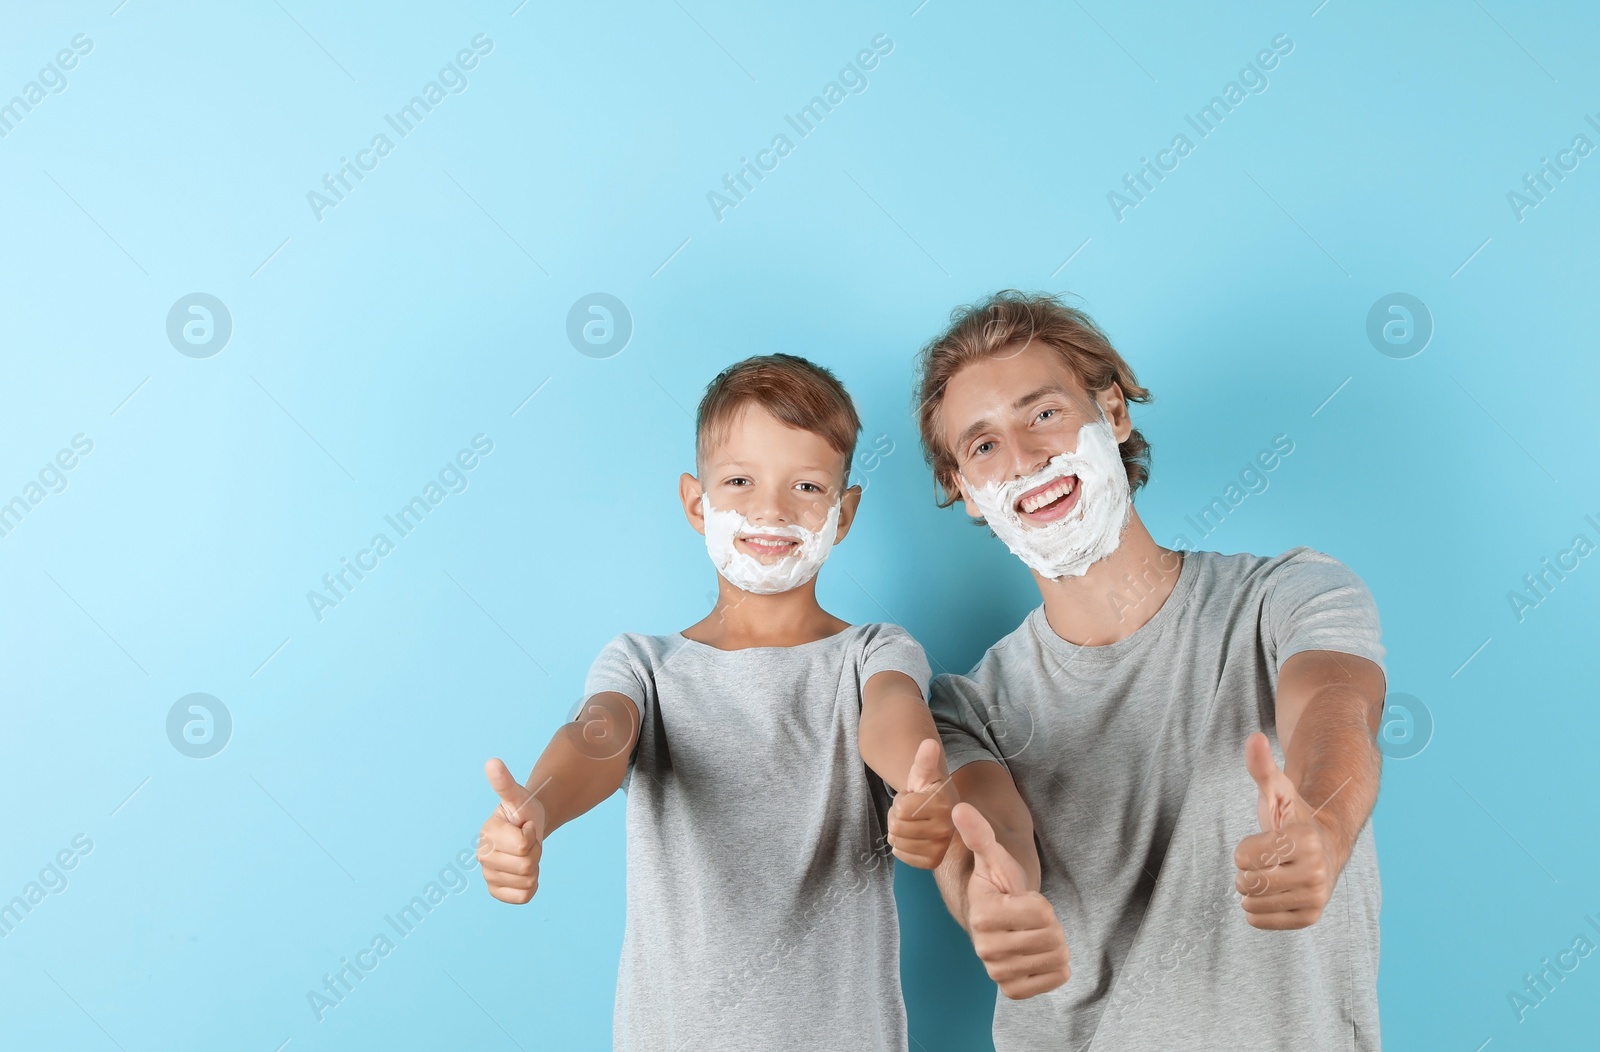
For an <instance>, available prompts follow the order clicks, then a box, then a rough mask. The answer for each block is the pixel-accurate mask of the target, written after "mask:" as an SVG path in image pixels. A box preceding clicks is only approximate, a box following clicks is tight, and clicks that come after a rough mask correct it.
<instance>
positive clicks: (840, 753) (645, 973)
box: [584, 624, 930, 1052]
mask: <svg viewBox="0 0 1600 1052" xmlns="http://www.w3.org/2000/svg"><path fill="white" fill-rule="evenodd" d="M882 671H895V672H903V673H905V674H906V675H907V676H910V677H911V678H912V679H913V680H914V681H916V683H917V687H918V689H919V690H921V691H922V693H923V695H924V696H926V694H927V688H928V679H929V674H930V673H929V668H928V662H927V658H926V657H925V656H924V654H923V652H922V648H921V647H920V646H918V645H917V642H916V641H915V640H914V639H912V638H911V636H910V635H909V634H908V633H907V632H906V631H905V630H904V629H901V628H900V627H898V626H896V625H889V624H867V625H852V626H851V627H849V628H847V629H845V630H844V631H843V632H840V633H838V634H836V635H832V636H828V637H826V638H824V639H818V640H814V641H812V642H810V643H802V644H800V645H799V646H792V647H753V648H749V649H745V650H719V649H717V648H715V647H712V646H708V645H707V644H705V643H700V642H696V641H693V640H690V639H687V638H685V637H684V636H683V635H681V634H673V635H668V636H650V635H638V634H633V633H626V634H623V635H620V636H617V637H616V638H615V639H613V640H612V641H611V642H610V643H609V644H607V646H606V648H605V650H604V651H602V652H601V654H600V656H599V657H598V658H597V659H595V662H594V665H593V667H592V668H591V669H590V671H589V676H588V680H587V682H586V683H585V685H584V696H585V697H590V696H592V695H594V694H596V693H598V692H600V691H615V692H617V693H619V694H625V695H627V696H628V697H630V698H632V699H633V702H634V704H635V705H637V706H638V707H639V716H640V729H639V740H638V743H637V745H636V747H635V751H634V753H633V755H632V757H631V758H630V763H629V767H628V773H627V776H626V781H625V782H624V783H623V787H624V788H625V789H626V790H627V795H628V799H627V837H628V845H627V859H628V863H627V865H628V876H627V892H628V904H627V921H626V925H625V928H624V934H623V945H622V960H621V966H620V968H619V970H618V980H617V997H616V1006H615V1015H614V1021H613V1042H614V1047H615V1048H616V1049H617V1050H619V1052H622V1050H627V1052H658V1050H659V1052H687V1050H694V1052H701V1050H711V1049H728V1050H739V1052H744V1050H748V1049H753V1048H760V1049H787V1050H795V1052H802V1050H804V1052H809V1050H816V1052H824V1050H826V1052H836V1050H838V1049H846V1048H848V1049H852V1050H854V1049H862V1050H868V1049H871V1050H879V1049H882V1050H887V1052H905V1049H906V1047H907V1037H906V1033H907V1031H906V1016H905V1002H904V1000H903V999H902V997H901V992H900V941H899V921H898V918H897V916H896V914H895V906H894V867H893V856H892V855H891V854H889V849H888V848H887V846H886V845H885V839H884V838H885V834H886V833H887V814H888V807H889V790H888V789H887V788H886V787H885V785H884V784H883V782H882V781H881V780H880V779H879V778H878V777H877V776H876V775H875V774H873V772H872V770H871V769H870V768H869V767H867V765H866V763H865V762H864V761H863V760H862V759H861V752H860V746H859V744H858V741H859V739H858V730H859V725H860V719H861V699H862V690H863V688H864V687H865V685H866V682H867V680H868V679H870V678H871V677H872V676H873V675H874V674H876V673H878V672H882Z"/></svg>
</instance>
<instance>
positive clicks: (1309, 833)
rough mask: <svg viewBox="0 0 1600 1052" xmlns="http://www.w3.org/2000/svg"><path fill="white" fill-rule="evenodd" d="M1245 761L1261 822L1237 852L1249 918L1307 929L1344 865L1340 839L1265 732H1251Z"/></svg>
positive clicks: (1269, 925)
mask: <svg viewBox="0 0 1600 1052" xmlns="http://www.w3.org/2000/svg"><path fill="white" fill-rule="evenodd" d="M1244 760H1245V766H1246V767H1248V768H1249V769H1250V777H1252V778H1254V779H1255V781H1256V789H1257V794H1258V795H1257V798H1256V810H1257V815H1258V817H1259V818H1260V820H1261V832H1260V833H1257V834H1256V835H1255V836H1248V837H1245V838H1244V839H1243V840H1241V841H1240V842H1239V847H1238V848H1237V849H1236V850H1235V851H1234V853H1233V861H1234V864H1235V865H1236V866H1238V867H1239V872H1238V875H1237V876H1236V877H1235V878H1234V887H1236V888H1238V889H1239V894H1241V895H1242V896H1244V898H1243V901H1242V902H1241V903H1240V904H1241V905H1242V906H1243V907H1244V914H1245V920H1247V921H1249V922H1250V925H1251V926H1252V927H1256V928H1265V929H1270V930H1277V931H1287V930H1292V929H1296V928H1309V927H1310V926H1311V925H1313V924H1315V923H1316V922H1317V918H1318V917H1321V916H1322V909H1323V907H1324V906H1326V905H1327V904H1328V898H1329V896H1331V895H1332V894H1333V883H1334V880H1335V879H1336V878H1337V877H1338V875H1339V870H1340V869H1342V868H1343V866H1344V859H1343V858H1341V857H1339V848H1338V846H1337V844H1338V840H1337V838H1336V837H1335V836H1334V834H1333V832H1332V830H1330V829H1329V828H1328V827H1327V826H1326V825H1324V824H1323V823H1322V822H1321V821H1319V820H1318V819H1317V817H1316V814H1315V813H1313V811H1312V809H1311V808H1310V807H1308V806H1307V805H1306V802H1305V800H1304V799H1303V798H1301V796H1300V793H1299V792H1298V791H1297V790H1296V789H1295V787H1294V783H1293V782H1291V781H1290V780H1289V776H1288V775H1286V774H1284V773H1283V772H1282V771H1281V770H1279V769H1278V764H1277V761H1275V760H1274V759H1273V758H1272V746H1271V745H1269V744H1268V743H1267V736H1266V735H1265V734H1261V733H1260V732H1257V733H1255V734H1252V735H1250V737H1249V739H1248V740H1247V741H1246V742H1245V743H1244Z"/></svg>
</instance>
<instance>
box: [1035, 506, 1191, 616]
mask: <svg viewBox="0 0 1600 1052" xmlns="http://www.w3.org/2000/svg"><path fill="white" fill-rule="evenodd" d="M1182 568H1183V553H1182V552H1177V551H1173V550H1172V549H1170V548H1163V547H1161V546H1160V545H1159V544H1157V543H1156V542H1155V540H1154V538H1152V537H1151V536H1150V531H1149V530H1147V529H1145V525H1144V522H1143V521H1141V520H1140V518H1139V513H1138V512H1137V511H1134V510H1132V509H1129V512H1128V525H1127V528H1126V529H1125V530H1124V531H1123V534H1122V543H1121V544H1119V545H1118V546H1117V549H1116V551H1114V552H1112V553H1111V554H1110V555H1108V556H1106V557H1105V558H1104V559H1101V560H1100V561H1099V562H1097V563H1095V564H1094V565H1093V566H1090V567H1089V569H1088V570H1087V571H1085V572H1084V574H1083V576H1081V577H1063V578H1060V579H1059V580H1051V579H1049V578H1047V577H1041V576H1039V574H1038V573H1034V575H1033V579H1034V581H1035V582H1036V583H1037V584H1038V585H1039V594H1040V596H1042V597H1043V599H1044V616H1045V620H1046V621H1048V622H1049V623H1050V627H1051V629H1052V630H1054V632H1055V634H1056V635H1058V636H1060V637H1061V638H1062V639H1065V640H1066V641H1067V642H1069V643H1076V644H1077V645H1078V646H1086V647H1098V646H1105V645H1106V644H1108V643H1115V642H1117V641H1118V640H1120V639H1126V638H1127V637H1129V636H1131V635H1133V633H1135V632H1137V631H1138V630H1139V629H1140V628H1142V627H1144V626H1145V625H1146V624H1148V623H1149V621H1150V619H1151V618H1152V617H1154V616H1156V611H1158V610H1160V609H1161V606H1162V604H1163V603H1165V602H1166V601H1167V597H1168V596H1170V595H1171V594H1172V590H1173V588H1174V587H1176V585H1177V583H1178V575H1179V573H1180V572H1181V570H1182Z"/></svg>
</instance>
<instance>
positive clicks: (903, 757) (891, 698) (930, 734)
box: [858, 670, 948, 793]
mask: <svg viewBox="0 0 1600 1052" xmlns="http://www.w3.org/2000/svg"><path fill="white" fill-rule="evenodd" d="M929 738H932V739H933V740H935V741H938V739H939V732H938V730H937V729H935V727H934V725H933V713H931V712H929V711H928V702H927V699H926V698H924V697H923V696H922V691H921V690H920V689H919V688H918V687H917V681H916V680H914V679H912V678H911V677H910V676H908V675H906V674H905V673H904V672H892V671H887V670H886V671H883V672H876V673H873V675H872V677H871V678H870V679H868V680H867V685H866V686H865V687H864V688H862V691H861V728H860V731H859V733H858V739H859V741H860V746H861V759H862V760H864V761H866V764H867V766H868V767H870V768H872V771H873V773H874V774H876V775H877V776H878V777H879V778H882V779H883V780H884V781H885V782H887V783H888V784H889V785H890V786H891V787H893V789H894V791H895V792H896V793H903V792H906V790H907V786H908V785H909V775H910V773H911V766H912V764H913V763H914V762H915V761H916V758H917V748H918V747H919V746H920V745H921V744H922V743H923V742H924V741H926V740H927V739H929ZM947 773H948V772H946V771H945V769H944V750H943V749H942V748H941V749H940V751H939V761H938V771H937V778H938V780H939V781H943V780H944V778H945V777H946V775H947Z"/></svg>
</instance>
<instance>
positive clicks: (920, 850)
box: [889, 738, 956, 869]
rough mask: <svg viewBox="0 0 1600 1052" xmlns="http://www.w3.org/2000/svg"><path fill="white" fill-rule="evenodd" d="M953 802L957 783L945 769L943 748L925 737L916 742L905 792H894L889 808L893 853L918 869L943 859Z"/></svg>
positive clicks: (950, 834)
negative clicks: (946, 774) (917, 743)
mask: <svg viewBox="0 0 1600 1052" xmlns="http://www.w3.org/2000/svg"><path fill="white" fill-rule="evenodd" d="M955 803H956V787H955V786H954V785H952V784H950V779H949V778H948V777H946V776H945V773H944V748H943V747H942V746H941V745H940V744H939V741H938V739H936V738H926V739H924V740H923V742H922V744H921V745H919V746H917V755H916V759H914V760H913V761H912V762H911V774H910V775H909V776H907V778H906V789H905V792H903V793H899V794H897V795H896V796H895V798H894V805H893V806H892V807H890V808H889V844H890V846H891V847H893V848H894V857H895V858H898V859H899V860H900V861H901V862H904V863H906V864H907V865H910V866H916V867H917V868H918V869H933V868H934V867H935V866H937V865H938V864H939V863H940V862H942V861H944V853H945V851H946V849H948V848H949V847H950V838H951V837H953V836H954V835H955V826H954V825H953V824H952V823H951V821H950V809H951V808H952V807H954V806H955Z"/></svg>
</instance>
